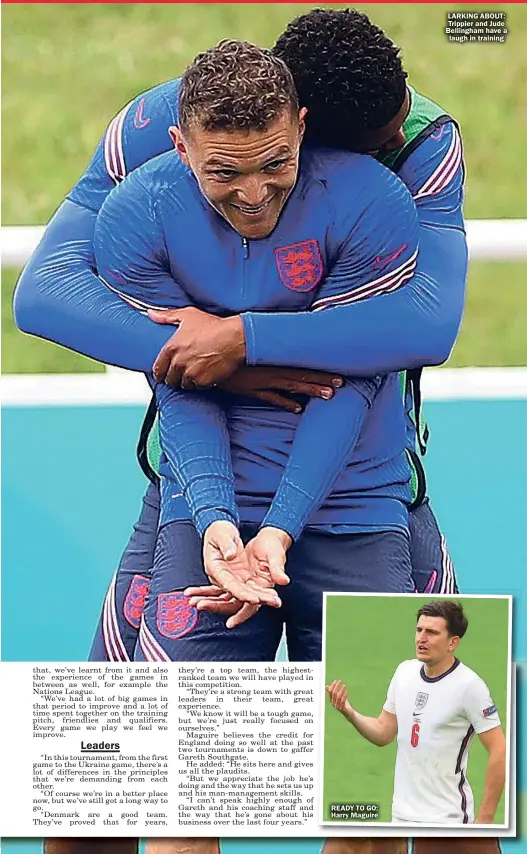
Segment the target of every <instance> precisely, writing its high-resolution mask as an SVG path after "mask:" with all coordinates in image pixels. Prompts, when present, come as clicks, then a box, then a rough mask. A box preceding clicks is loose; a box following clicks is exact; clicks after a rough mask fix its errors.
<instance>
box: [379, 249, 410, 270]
mask: <svg viewBox="0 0 527 854" xmlns="http://www.w3.org/2000/svg"><path fill="white" fill-rule="evenodd" d="M405 249H408V244H407V243H403V245H402V246H401V248H400V249H397V251H396V252H392V253H391V255H377V257H376V259H375V261H374V262H373V266H374V269H375V270H382V269H384V267H387V266H388V264H390V263H391V261H395V260H396V259H397V258H398V257H399V255H402V253H403V252H404V250H405Z"/></svg>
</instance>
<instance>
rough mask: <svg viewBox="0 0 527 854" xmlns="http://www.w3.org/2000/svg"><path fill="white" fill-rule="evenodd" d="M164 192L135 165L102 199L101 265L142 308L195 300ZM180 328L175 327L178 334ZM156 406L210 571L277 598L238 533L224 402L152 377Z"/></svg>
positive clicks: (257, 598) (229, 586)
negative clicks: (183, 277)
mask: <svg viewBox="0 0 527 854" xmlns="http://www.w3.org/2000/svg"><path fill="white" fill-rule="evenodd" d="M159 201H160V194H159V193H158V192H154V191H153V190H152V189H151V187H150V186H149V185H147V184H146V183H144V182H143V179H142V176H141V172H140V171H138V172H135V173H134V174H133V175H131V176H130V177H129V179H128V180H127V181H126V183H123V184H121V185H120V186H119V187H116V189H115V190H114V191H113V193H111V194H110V195H109V196H108V198H107V199H106V201H105V202H104V204H103V206H102V208H101V210H100V212H99V215H98V218H97V224H96V228H95V234H94V252H95V260H96V265H97V269H98V270H99V275H100V277H101V279H102V281H103V282H104V283H105V286H106V287H107V288H109V289H110V290H111V291H112V292H114V293H115V294H116V295H117V296H118V298H120V299H122V300H124V301H126V302H128V303H129V304H130V305H131V306H133V308H134V310H136V311H138V312H141V311H147V310H148V309H149V308H152V307H155V308H157V309H163V308H170V309H176V308H180V307H182V306H189V305H190V303H191V301H190V299H189V297H188V295H187V294H186V293H185V291H184V290H183V288H182V287H181V286H180V285H179V284H178V283H177V282H176V281H175V280H174V279H173V277H172V275H171V272H170V263H169V259H168V256H167V252H166V242H165V232H164V228H163V223H162V216H161V213H160V211H159V207H158V203H159ZM176 334H177V333H176ZM150 381H151V384H152V386H153V388H154V391H155V395H156V402H157V406H158V410H159V425H160V436H161V445H162V448H163V452H164V454H165V456H166V458H167V461H168V465H169V468H170V472H171V475H172V477H173V479H174V480H175V482H176V483H177V484H178V486H179V488H180V489H181V491H182V493H183V495H184V497H185V499H186V501H187V504H188V506H189V509H190V511H191V515H192V519H193V521H194V524H195V525H196V528H197V530H198V532H199V533H200V535H202V536H203V537H204V549H205V558H207V555H209V556H210V557H211V558H212V559H211V561H210V566H209V565H208V564H207V570H208V574H209V577H210V578H211V581H212V582H213V583H218V584H220V585H221V586H222V587H223V588H224V589H225V590H227V591H228V592H230V593H232V595H234V596H236V597H237V598H238V599H240V600H241V601H245V602H250V603H253V604H257V603H258V602H265V603H267V604H279V600H278V597H277V595H276V593H275V592H274V591H272V590H269V589H268V587H267V586H265V585H264V586H263V587H258V589H257V588H256V587H255V586H251V582H252V573H251V571H250V570H249V568H248V564H247V560H246V558H245V557H244V549H243V543H242V541H241V538H240V536H239V533H238V529H237V526H238V511H237V506H236V497H235V491H234V474H233V471H232V461H231V453H230V441H229V436H228V432H227V426H226V418H225V414H224V411H223V408H222V406H221V405H220V404H219V403H217V402H216V400H215V399H214V396H213V394H212V393H209V394H203V395H197V394H195V393H193V392H184V391H182V390H181V389H174V388H170V387H169V386H166V385H164V384H163V383H156V382H155V381H154V379H153V377H151V378H150Z"/></svg>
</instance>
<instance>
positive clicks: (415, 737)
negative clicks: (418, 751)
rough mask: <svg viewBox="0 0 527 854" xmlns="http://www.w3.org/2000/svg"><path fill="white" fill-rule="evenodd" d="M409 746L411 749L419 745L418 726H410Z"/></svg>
mask: <svg viewBox="0 0 527 854" xmlns="http://www.w3.org/2000/svg"><path fill="white" fill-rule="evenodd" d="M410 744H411V745H412V747H417V745H418V744H419V724H417V723H416V724H413V726H412V735H411V738H410Z"/></svg>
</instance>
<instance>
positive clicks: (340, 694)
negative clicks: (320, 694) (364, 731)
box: [326, 679, 353, 715]
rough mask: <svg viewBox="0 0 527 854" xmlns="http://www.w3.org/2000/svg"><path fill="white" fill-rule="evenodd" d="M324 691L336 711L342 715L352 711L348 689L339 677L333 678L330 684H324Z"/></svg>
mask: <svg viewBox="0 0 527 854" xmlns="http://www.w3.org/2000/svg"><path fill="white" fill-rule="evenodd" d="M326 691H327V692H328V694H329V701H330V703H331V705H332V706H333V708H335V709H336V710H337V712H341V713H342V714H343V715H348V714H349V713H350V712H352V713H353V708H352V706H351V705H350V703H349V702H348V689H347V687H346V685H345V684H344V682H342V681H341V680H340V679H335V680H334V681H333V682H332V683H331V685H326Z"/></svg>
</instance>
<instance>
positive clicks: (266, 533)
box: [245, 525, 293, 585]
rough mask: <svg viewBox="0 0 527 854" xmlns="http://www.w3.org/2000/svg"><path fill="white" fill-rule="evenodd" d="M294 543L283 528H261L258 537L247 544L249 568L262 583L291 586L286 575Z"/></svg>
mask: <svg viewBox="0 0 527 854" xmlns="http://www.w3.org/2000/svg"><path fill="white" fill-rule="evenodd" d="M292 542H293V541H292V539H291V537H290V536H289V534H287V533H286V532H285V531H282V530H281V528H274V527H272V526H270V525H269V526H265V527H263V528H260V530H259V531H258V534H257V535H256V537H253V539H252V540H250V541H249V542H248V543H247V545H246V547H245V550H246V552H247V557H248V559H249V566H250V567H251V569H252V571H253V572H254V573H255V575H256V576H258V578H259V579H262V583H264V582H268V583H270V584H272V585H275V584H279V585H284V584H289V582H290V580H291V579H290V578H289V576H288V575H287V574H286V571H285V562H286V557H287V551H288V549H289V548H290V547H291V545H292Z"/></svg>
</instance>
